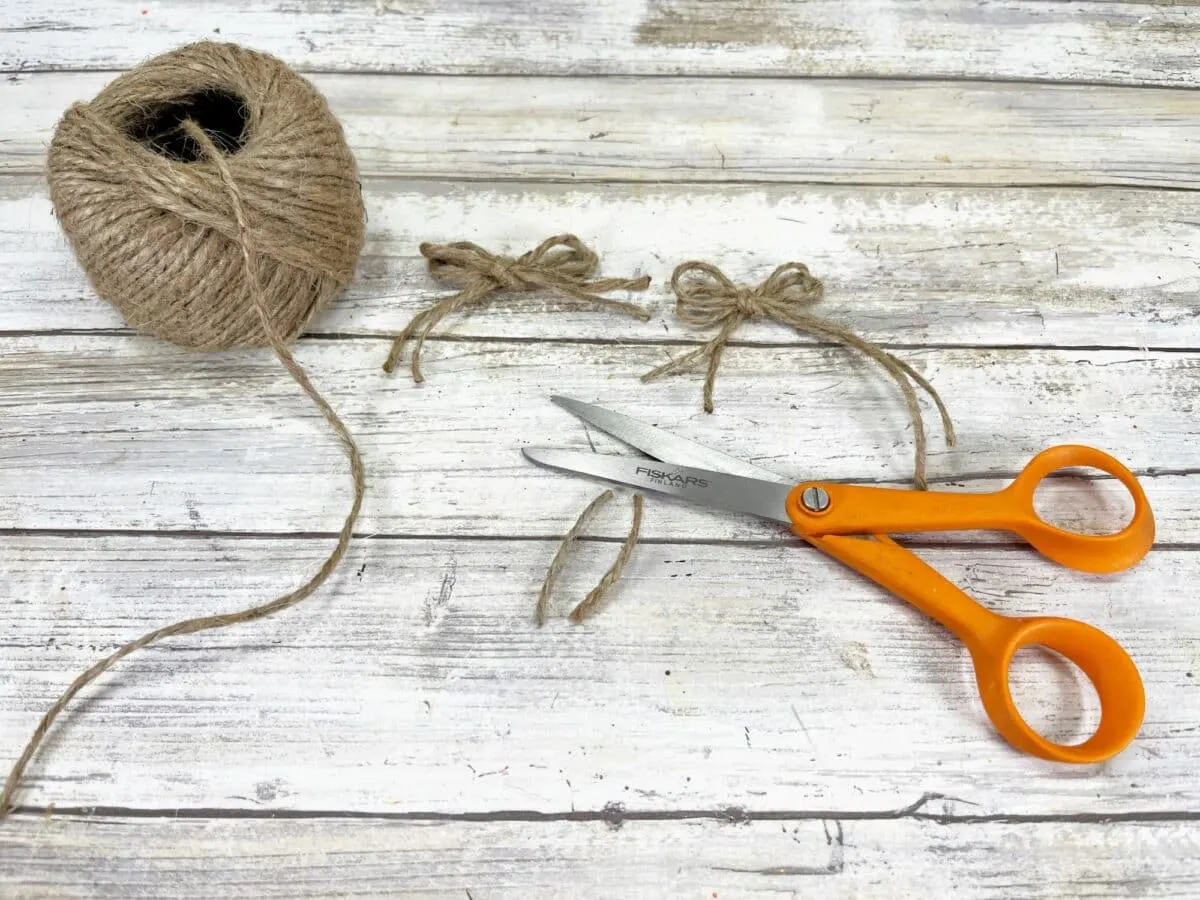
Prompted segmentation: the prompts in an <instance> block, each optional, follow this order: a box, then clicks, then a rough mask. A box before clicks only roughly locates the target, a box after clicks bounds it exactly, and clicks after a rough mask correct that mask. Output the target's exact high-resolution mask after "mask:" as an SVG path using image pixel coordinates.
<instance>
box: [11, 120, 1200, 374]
mask: <svg viewBox="0 0 1200 900" xmlns="http://www.w3.org/2000/svg"><path fill="white" fill-rule="evenodd" d="M0 121H2V118H0ZM366 202H367V212H368V217H369V220H370V223H371V227H370V231H369V233H368V244H367V248H366V252H365V254H364V256H363V258H362V260H361V262H360V264H359V272H358V277H357V279H356V280H355V282H353V283H352V284H351V286H350V288H349V290H348V292H347V294H346V295H345V296H344V297H342V298H339V299H338V300H337V302H335V303H334V304H333V305H332V306H331V307H330V308H329V309H328V311H326V312H325V313H324V314H322V315H320V316H318V317H317V319H316V320H315V321H314V322H313V324H312V328H311V332H313V333H316V334H322V335H353V334H372V335H379V336H382V335H389V334H394V333H395V332H397V331H399V330H400V329H401V328H402V327H403V326H404V324H405V323H407V322H408V320H409V319H410V318H411V317H412V316H413V315H414V314H415V313H416V312H417V311H418V310H420V309H423V308H424V307H426V306H428V305H429V304H430V302H432V300H433V299H434V298H436V297H439V296H444V295H445V293H446V290H445V288H444V287H441V286H439V285H437V284H436V283H434V282H432V281H430V280H429V279H428V278H427V277H426V275H425V260H424V259H423V258H422V257H421V256H420V255H419V253H418V252H417V247H418V245H419V244H420V242H421V241H424V240H460V239H464V238H468V239H470V240H474V241H476V242H478V243H480V244H482V245H484V246H485V247H488V248H491V249H493V250H495V251H497V252H505V253H511V254H513V255H517V254H520V253H523V252H524V251H525V250H527V249H529V248H531V247H534V246H536V245H537V244H538V243H539V242H541V241H542V240H543V239H544V238H546V237H547V236H549V235H550V234H553V233H555V232H558V231H567V230H571V231H574V232H576V233H577V234H579V235H580V236H581V237H582V238H583V239H584V240H585V241H586V242H587V243H589V244H591V245H593V246H594V247H595V249H596V251H597V252H598V253H599V254H600V255H601V258H602V271H603V272H604V273H605V274H613V275H629V274H633V273H639V274H640V273H643V272H644V273H649V274H650V275H651V276H652V277H653V278H654V282H655V283H654V284H653V285H652V287H651V289H650V290H649V291H648V292H647V293H646V294H645V295H644V299H645V302H646V303H648V304H649V305H651V306H652V307H653V309H654V312H655V318H654V320H653V321H652V322H650V323H642V322H638V321H637V320H634V319H630V318H626V317H623V316H617V315H614V314H612V313H603V314H596V313H591V312H588V311H586V310H579V309H578V308H571V307H568V306H565V305H563V304H558V303H554V302H550V303H549V306H547V303H546V301H545V300H544V299H538V300H535V301H531V302H527V301H521V300H516V301H511V300H506V301H505V302H504V303H503V304H502V305H501V306H500V307H498V308H496V309H492V310H486V311H479V312H476V313H473V314H466V315H456V316H453V317H451V318H450V319H448V320H446V322H444V323H443V325H442V326H441V328H439V333H441V332H445V333H449V334H453V335H459V336H464V337H471V338H494V337H502V338H519V339H556V340H561V339H567V338H585V339H588V340H595V339H596V337H597V336H603V337H604V338H606V339H612V340H619V341H625V342H634V343H648V342H649V343H653V342H658V341H665V342H672V343H674V342H678V341H680V340H685V341H689V340H690V341H694V340H696V339H697V337H698V335H697V334H696V333H695V332H694V331H693V330H692V329H690V328H688V327H687V326H684V325H681V324H680V322H679V320H678V319H677V318H676V317H675V315H674V312H673V308H672V307H673V297H672V295H671V293H670V288H669V281H670V276H671V271H672V269H673V268H674V267H675V265H676V264H678V263H680V262H683V261H684V260H687V259H695V258H699V259H710V260H715V261H716V262H718V263H719V264H720V265H721V267H722V268H723V269H724V270H725V271H726V272H727V273H728V274H729V275H730V276H731V277H733V278H735V279H737V280H739V281H743V280H744V281H752V282H758V281H761V280H762V279H763V278H765V277H766V276H767V275H768V274H769V273H770V271H771V269H773V268H774V267H775V266H776V265H778V264H780V263H782V262H786V261H787V260H790V259H795V260H799V261H803V262H806V263H807V264H808V265H809V266H810V267H811V268H812V270H813V271H814V272H815V273H816V274H817V275H819V276H820V277H821V278H822V279H823V280H824V281H825V283H826V298H825V300H824V301H823V302H822V303H821V304H820V305H819V306H818V307H816V311H818V312H821V313H823V314H826V315H828V316H830V317H831V318H833V319H835V320H837V321H840V322H844V323H846V324H850V325H852V326H853V327H854V328H856V329H858V330H859V331H860V333H862V334H863V335H864V336H866V337H869V338H871V339H873V340H876V341H880V342H883V343H885V344H888V345H891V346H897V345H899V346H912V345H918V346H931V345H932V346H947V345H949V346H961V345H982V346H985V347H994V346H996V345H998V344H1000V345H1005V346H1014V345H1031V346H1041V347H1047V346H1049V347H1054V346H1059V347H1064V346H1085V347H1095V346H1105V347H1121V348H1130V349H1140V348H1145V347H1149V348H1161V349H1190V348H1195V347H1198V346H1200V336H1198V326H1197V323H1198V322H1200V319H1198V318H1197V316H1198V315H1200V301H1198V300H1197V297H1198V295H1200V262H1198V260H1200V193H1197V192H1192V191H1131V190H1117V189H1065V188H1054V189H1038V190H1027V189H1011V188H932V187H908V188H888V187H877V186H862V187H837V186H829V187H809V188H805V189H803V190H797V189H796V188H792V187H788V186H786V185H774V186H768V185H762V186H746V185H661V186H660V185H628V184H610V185H599V184H594V185H579V186H573V185H564V184H544V183H534V182H530V183H521V184H464V183H462V182H444V181H430V182H411V181H403V180H399V179H371V180H369V181H368V182H367V183H366ZM0 270H3V271H4V272H5V273H6V277H5V278H4V280H3V281H0V329H2V330H4V331H9V332H13V331H17V332H29V331H54V330H61V329H71V330H78V329H113V328H119V327H121V325H122V322H121V319H120V318H119V316H118V315H117V314H116V312H115V311H114V310H113V309H112V308H111V307H109V306H107V305H106V304H104V303H102V302H98V301H97V300H96V297H95V295H94V294H93V293H92V292H91V291H89V290H88V289H87V286H86V284H85V283H84V280H83V279H82V277H81V275H80V271H79V266H78V264H77V263H76V262H75V260H74V258H73V257H72V255H71V252H70V249H69V247H68V246H67V242H66V239H65V238H64V237H63V236H62V232H61V231H60V229H59V228H58V225H57V223H56V221H55V220H54V216H53V211H52V209H51V206H50V202H49V199H48V196H47V193H46V189H45V186H44V184H43V183H42V180H41V179H40V178H37V177H33V176H12V177H7V178H0ZM630 299H638V295H631V296H630ZM738 340H739V341H751V342H767V343H771V344H773V345H786V344H800V343H806V342H808V339H807V338H804V337H799V336H797V335H796V334H795V332H793V331H792V330H790V329H787V328H784V327H783V326H780V325H778V324H774V323H764V324H756V323H752V322H750V323H746V324H745V325H744V326H743V327H742V328H741V329H740V330H739V332H738ZM437 352H438V351H437V350H436V349H431V351H430V358H431V360H432V359H433V358H434V356H435V354H436V353H437ZM614 352H615V351H614ZM615 358H616V357H615V356H614V359H615ZM371 367H372V366H368V368H371ZM434 371H435V370H433V369H431V373H432V372H434ZM431 384H432V382H431Z"/></svg>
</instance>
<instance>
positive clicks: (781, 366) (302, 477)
mask: <svg viewBox="0 0 1200 900" xmlns="http://www.w3.org/2000/svg"><path fill="white" fill-rule="evenodd" d="M386 350H387V344H386V342H384V341H369V340H348V341H342V340H322V341H310V342H306V343H305V344H304V345H303V346H302V348H301V350H300V354H299V358H300V360H301V362H302V363H303V364H304V365H305V366H307V367H308V368H309V370H310V371H311V373H312V375H313V378H314V380H315V382H316V383H317V384H318V385H319V386H320V388H321V389H322V390H323V391H325V392H326V394H327V396H328V397H329V398H330V400H331V401H332V402H333V404H334V405H335V406H336V407H337V408H338V409H339V410H341V411H342V413H343V414H344V416H345V418H346V420H347V422H348V424H349V427H350V429H351V431H352V432H353V433H354V434H355V435H357V437H358V439H359V441H360V443H361V446H362V449H363V452H364V454H365V456H366V459H367V467H368V470H367V471H368V481H369V484H370V497H369V499H368V502H367V505H366V507H365V508H364V518H363V522H362V525H361V528H362V530H363V531H364V532H367V533H375V532H379V533H388V534H437V535H461V536H466V535H497V534H500V535H508V536H529V535H538V536H544V535H547V534H561V533H563V532H564V531H565V530H566V528H565V523H567V522H569V521H571V520H572V519H573V517H574V515H575V514H576V513H577V512H578V510H579V509H581V508H582V506H583V504H584V502H585V500H586V499H587V498H588V497H591V496H594V495H595V493H596V492H597V491H598V490H599V487H598V485H597V484H596V483H595V482H592V481H590V480H586V479H583V478H577V477H571V476H569V475H559V474H554V473H549V472H547V471H546V470H544V469H541V468H539V467H536V466H534V465H532V464H531V463H529V462H528V461H526V460H525V459H524V458H523V457H522V456H521V454H520V448H521V447H524V446H531V445H532V446H563V447H568V448H574V449H581V450H588V449H589V448H593V447H594V448H595V449H597V450H599V451H600V452H619V451H620V450H621V447H620V445H618V444H616V443H615V442H614V441H613V440H611V439H608V438H607V437H606V436H605V435H603V434H599V433H595V432H594V430H593V433H590V434H589V433H588V429H585V428H584V427H583V426H582V424H581V423H580V422H579V421H578V420H577V419H575V418H573V417H571V416H570V415H568V414H567V413H565V412H564V411H563V410H561V409H559V408H558V407H556V406H554V405H552V404H551V403H550V395H551V394H553V393H562V394H565V395H568V396H574V397H578V398H580V399H584V400H589V401H599V402H602V403H604V404H605V405H608V406H611V407H612V408H615V409H618V410H624V411H626V412H627V413H628V414H630V415H633V416H635V417H637V418H641V419H645V420H646V421H650V422H655V423H658V424H659V425H661V426H662V427H664V428H668V429H671V430H674V431H677V432H678V433H680V434H683V435H686V436H689V437H691V438H693V439H695V440H698V441H700V442H702V443H705V444H709V445H711V446H716V447H721V448H723V449H725V450H726V451H728V452H730V453H733V454H734V455H737V456H740V457H743V458H746V459H754V460H757V461H758V462H760V463H762V464H763V465H767V466H770V467H772V468H774V469H777V470H778V471H779V472H780V473H782V474H785V475H787V474H791V475H792V476H793V477H796V478H800V477H804V476H808V477H816V478H835V479H854V480H860V481H861V480H866V481H884V482H907V481H908V479H910V478H911V473H912V465H913V448H912V435H911V428H910V424H909V422H908V418H907V412H906V410H905V408H904V404H903V402H902V400H901V398H900V396H899V391H898V390H897V389H896V387H895V385H894V384H893V383H892V382H891V381H889V380H888V379H887V378H886V376H884V375H881V374H880V373H879V372H877V371H876V367H874V366H873V365H871V364H869V363H867V362H864V361H861V360H859V359H858V358H857V357H855V356H852V355H851V354H850V353H849V352H848V351H844V350H841V349H839V348H827V347H814V346H809V347H796V348H764V347H745V348H738V349H736V350H731V351H730V352H729V353H727V354H726V359H725V361H724V363H723V366H722V373H721V376H720V380H719V382H718V385H717V393H716V397H717V404H718V405H717V411H716V413H714V414H713V415H705V414H704V413H703V412H702V411H701V404H700V394H701V377H700V376H699V375H687V376H680V377H676V378H670V379H666V380H663V381H661V382H658V383H655V384H653V385H651V386H647V385H644V384H642V383H641V381H640V380H639V379H638V375H640V374H641V373H643V372H645V371H647V370H648V369H649V368H650V367H651V366H652V365H655V364H657V363H659V362H661V361H662V360H663V359H665V358H666V357H667V354H668V351H669V350H673V351H674V352H678V350H679V348H666V347H654V346H629V347H620V346H613V345H604V344H601V345H591V344H575V343H510V342H504V341H486V342H472V341H467V342H460V343H452V342H443V343H440V344H438V345H436V346H435V347H432V348H431V349H430V351H429V353H428V354H427V359H426V372H427V375H428V381H427V382H426V383H425V384H424V385H415V384H413V383H412V382H411V381H410V380H409V378H408V377H407V375H406V374H404V373H403V372H397V373H395V374H393V375H387V374H385V373H384V372H383V371H382V369H381V362H382V359H383V357H384V355H385V354H386ZM903 355H904V358H905V359H906V360H908V361H910V362H911V363H912V364H913V365H914V366H916V368H917V369H918V370H920V371H921V372H923V373H924V374H925V375H926V376H927V377H928V378H930V379H931V380H932V382H933V384H934V385H936V386H937V387H938V388H939V389H940V391H941V392H942V393H943V395H944V396H945V397H946V399H947V402H948V403H949V406H950V409H951V410H952V413H953V415H954V417H955V420H956V422H957V427H958V434H959V438H960V445H959V448H958V449H954V450H951V449H948V448H946V447H945V446H944V444H943V442H942V441H941V439H940V437H939V435H938V433H937V431H936V429H937V423H936V415H933V416H932V421H931V422H930V429H931V432H932V439H931V441H930V447H931V455H930V476H931V477H933V478H935V479H938V480H941V481H950V482H956V483H957V484H958V485H959V486H962V487H968V486H969V487H970V488H971V489H974V490H983V489H987V488H989V487H995V486H998V485H999V482H998V481H997V480H996V479H1001V478H1003V479H1007V478H1008V477H1010V476H1011V475H1013V474H1015V473H1016V472H1017V471H1018V470H1019V469H1020V468H1021V467H1022V466H1023V465H1024V464H1025V463H1026V462H1027V461H1028V460H1029V459H1030V458H1032V456H1033V455H1034V454H1035V453H1038V452H1040V451H1041V450H1043V449H1045V448H1046V447H1048V446H1050V445H1052V444H1056V443H1064V442H1075V443H1084V444H1091V445H1093V446H1097V447H1101V448H1103V449H1105V450H1107V451H1108V452H1110V453H1112V454H1114V455H1115V456H1117V457H1118V458H1120V459H1122V460H1123V461H1124V462H1125V463H1126V464H1127V465H1129V466H1131V467H1132V468H1134V469H1135V470H1136V471H1139V472H1141V473H1143V474H1145V475H1147V476H1150V477H1147V479H1146V486H1147V490H1148V491H1149V493H1150V497H1151V501H1152V503H1153V504H1154V505H1155V508H1156V510H1157V515H1158V522H1159V531H1158V535H1159V539H1160V540H1161V541H1163V542H1165V543H1193V542H1197V541H1200V530H1198V528H1200V524H1198V523H1200V517H1197V514H1196V511H1197V505H1196V503H1197V501H1196V500H1195V497H1194V495H1195V493H1196V492H1195V489H1194V487H1193V486H1192V485H1191V482H1192V481H1194V479H1195V473H1196V471H1197V469H1200V465H1198V463H1200V457H1198V451H1197V447H1196V442H1195V427H1196V402H1197V400H1196V398H1197V396H1200V365H1198V364H1197V359H1198V357H1197V354H1195V353H1161V352H1148V353H1143V352H1141V351H1100V350H978V349H971V350H929V351H916V350H913V351H905V352H904V354H903ZM0 358H2V360H3V366H2V367H0V411H2V413H3V415H4V421H5V426H6V431H7V434H8V436H9V437H8V440H6V441H5V442H4V445H3V449H2V451H0V452H2V454H3V457H2V458H3V463H4V464H3V465H2V466H0V496H3V497H4V498H5V502H6V504H7V512H6V516H5V524H6V525H7V526H8V527H11V528H18V529H44V528H51V529H136V530H184V531H193V530H200V531H238V532H240V531H249V532H260V533H261V532H289V533H295V532H309V531H314V530H315V531H322V532H328V531H330V530H332V529H333V528H335V527H336V526H337V525H340V522H341V516H342V514H343V511H344V508H345V505H346V503H347V497H346V489H347V485H346V479H347V475H346V474H345V470H346V463H345V459H344V457H343V455H342V451H341V449H340V447H339V446H338V444H337V442H336V441H334V440H333V439H332V437H331V436H330V435H329V434H328V433H327V429H326V426H325V424H324V422H323V420H322V419H321V417H320V414H319V413H318V412H317V410H316V409H315V408H314V407H313V406H312V405H311V404H310V403H309V402H308V401H307V400H306V398H304V396H303V395H302V394H301V393H300V392H299V390H298V388H297V387H296V386H295V385H294V384H293V383H292V381H291V380H290V379H289V378H288V376H287V375H286V373H284V371H283V370H282V368H281V367H280V365H279V363H278V362H277V361H275V360H274V358H273V357H272V356H270V354H269V353H267V352H250V353H230V354H213V355H196V354H191V353H186V352H183V351H180V350H177V349H175V348H173V347H170V346H169V345H167V344H165V343H163V342H161V341H156V340H154V339H151V338H132V337H125V336H119V335H118V336H105V335H59V336H35V337H22V338H9V339H7V340H6V341H4V345H3V353H2V354H0ZM1155 475H1161V476H1162V477H1153V476H1155ZM1047 490H1051V491H1052V495H1051V496H1053V497H1056V498H1057V500H1051V501H1048V502H1055V503H1057V504H1058V508H1057V509H1056V511H1055V515H1058V516H1061V517H1063V521H1065V522H1073V523H1075V524H1076V525H1080V526H1084V527H1088V526H1089V525H1090V526H1091V527H1096V526H1099V525H1100V524H1101V523H1104V522H1111V521H1113V515H1114V509H1121V508H1123V507H1124V505H1126V504H1127V502H1128V501H1127V497H1126V496H1125V495H1124V490H1123V489H1122V488H1120V487H1119V486H1118V485H1116V483H1115V482H1108V483H1107V484H1106V485H1105V489H1104V490H1103V491H1102V492H1101V496H1102V502H1101V503H1100V508H1099V509H1098V508H1097V507H1096V505H1095V504H1093V503H1089V502H1084V503H1082V504H1081V503H1080V500H1081V499H1082V500H1085V501H1086V500H1087V498H1086V497H1084V498H1080V497H1079V493H1080V492H1079V490H1078V488H1077V487H1075V486H1074V485H1072V484H1071V483H1070V482H1069V481H1064V480H1062V479H1057V480H1055V484H1054V486H1053V487H1052V488H1051V487H1049V486H1048V487H1047ZM1072 499H1073V500H1074V502H1073V503H1071V502H1068V501H1070V500H1072ZM1110 506H1111V508H1110ZM623 528H624V525H621V526H619V527H618V528H616V529H615V531H610V532H608V533H609V534H614V533H621V531H622V529H623ZM645 533H646V535H647V536H649V537H657V538H662V537H669V538H676V539H677V538H688V539H705V540H717V539H720V540H731V539H736V540H743V539H745V540H772V541H781V540H789V539H788V538H787V536H786V534H785V533H783V532H782V531H781V530H780V529H779V528H778V527H776V526H775V525H773V524H771V523H768V522H765V521H762V520H751V519H749V518H748V517H741V516H730V515H724V514H721V513H718V512H714V511H709V510H707V509H701V508H698V507H687V506H685V505H684V504H681V503H679V502H675V501H669V500H666V499H661V500H660V499H658V498H654V499H652V501H651V504H650V512H649V515H648V518H647V523H646V530H645Z"/></svg>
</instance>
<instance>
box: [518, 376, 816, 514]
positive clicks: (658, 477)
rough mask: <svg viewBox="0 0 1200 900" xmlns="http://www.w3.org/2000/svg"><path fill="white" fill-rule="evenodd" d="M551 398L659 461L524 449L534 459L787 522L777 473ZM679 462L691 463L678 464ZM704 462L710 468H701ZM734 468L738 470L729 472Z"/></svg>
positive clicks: (784, 487) (784, 491)
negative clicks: (710, 467)
mask: <svg viewBox="0 0 1200 900" xmlns="http://www.w3.org/2000/svg"><path fill="white" fill-rule="evenodd" d="M553 400H554V402H555V403H557V404H558V405H559V406H561V407H563V408H564V409H567V410H569V411H570V412H572V413H574V414H575V415H577V416H579V417H580V418H581V419H584V420H585V421H587V422H590V423H591V424H593V425H595V426H596V427H597V428H599V429H601V430H603V431H605V432H607V433H608V434H611V435H612V436H613V437H615V438H617V439H618V440H620V441H623V442H624V443H626V444H629V445H630V446H632V447H636V448H637V449H639V450H642V451H644V452H645V453H648V454H650V455H651V456H653V457H654V458H655V459H656V460H659V462H657V463H656V462H653V461H651V460H647V459H638V458H631V457H626V456H609V455H604V454H599V453H581V452H576V451H571V450H546V449H536V448H526V449H525V450H524V454H525V456H526V458H528V459H529V460H531V461H532V462H535V463H537V464H538V465H542V466H547V467H548V468H552V469H559V470H561V471H566V472H577V473H580V474H583V475H590V476H592V477H594V478H601V479H604V480H606V481H614V482H617V483H619V484H626V485H630V486H632V487H638V488H642V489H644V490H648V491H655V492H657V493H660V494H667V495H669V496H673V497H679V498H681V499H683V500H689V501H691V502H693V503H701V504H705V505H707V506H713V507H716V508H718V509H724V510H730V511H732V512H742V513H750V514H751V515H755V516H761V517H762V518H765V519H771V520H772V521H776V522H784V523H787V524H790V523H791V518H790V517H789V516H788V513H787V509H786V501H787V497H788V494H789V493H790V491H791V489H792V484H791V483H790V482H783V481H782V480H781V479H780V478H779V476H778V475H776V474H775V473H773V472H769V471H767V470H766V469H762V468H759V467H758V466H755V465H752V464H751V463H746V462H743V461H742V460H739V459H737V458H736V457H733V456H729V455H727V454H724V453H721V452H720V451H718V450H713V449H712V448H710V447H705V446H704V445H703V444H697V443H695V442H694V441H689V440H687V439H686V438H681V437H678V436H676V435H673V434H670V433H669V432H666V431H663V430H661V429H659V428H655V427H654V426H653V425H647V424H646V423H644V422H639V421H637V420H636V419H631V418H629V417H628V416H622V415H620V414H618V413H614V412H612V411H610V410H607V409H603V408H602V407H599V406H592V405H591V404H588V403H582V402H580V401H578V400H571V399H570V398H568V397H554V398H553ZM682 460H686V461H687V462H688V463H689V465H686V466H685V465H680V464H679V463H680V462H681V461H682ZM705 465H709V466H712V467H713V468H712V469H709V468H703V466H705ZM734 470H736V474H730V473H731V471H734Z"/></svg>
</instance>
